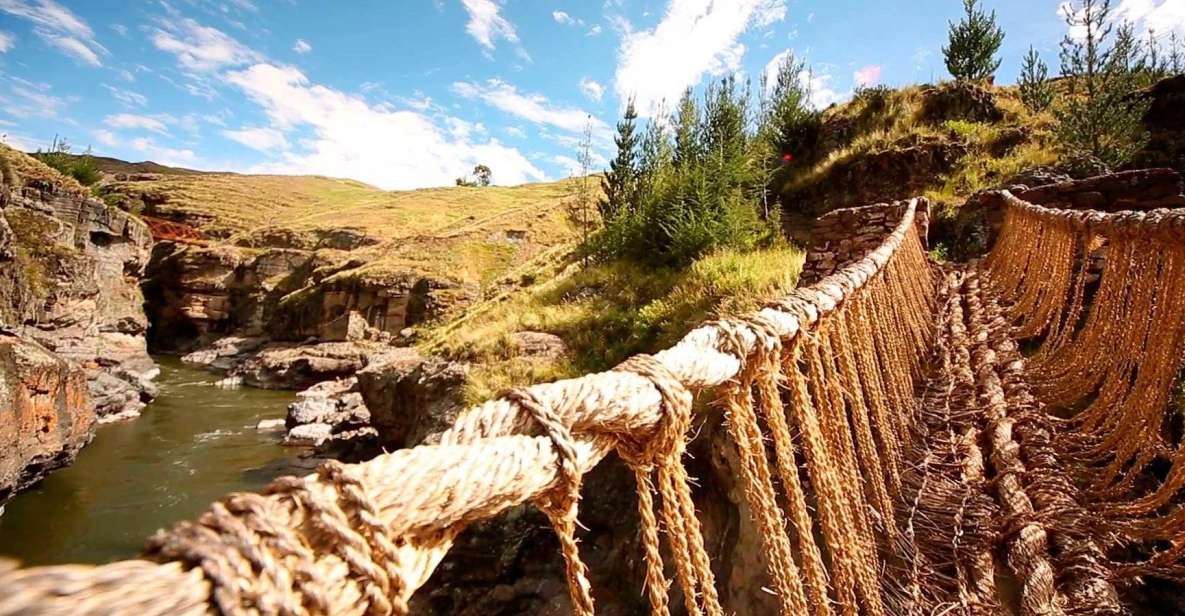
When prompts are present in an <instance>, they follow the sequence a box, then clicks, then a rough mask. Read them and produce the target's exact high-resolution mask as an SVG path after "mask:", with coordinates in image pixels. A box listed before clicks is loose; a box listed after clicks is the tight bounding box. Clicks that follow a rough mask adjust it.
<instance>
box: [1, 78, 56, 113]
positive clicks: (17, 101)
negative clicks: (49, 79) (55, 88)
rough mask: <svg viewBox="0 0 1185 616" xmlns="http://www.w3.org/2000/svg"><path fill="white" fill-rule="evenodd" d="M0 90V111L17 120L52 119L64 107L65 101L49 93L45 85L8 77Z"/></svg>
mask: <svg viewBox="0 0 1185 616" xmlns="http://www.w3.org/2000/svg"><path fill="white" fill-rule="evenodd" d="M6 85H7V88H3V89H0V109H3V112H4V113H7V114H8V115H10V116H13V117H17V118H54V117H57V115H58V113H59V112H60V111H61V110H62V109H64V108H65V107H66V100H65V99H63V98H61V97H58V96H54V95H53V94H51V93H50V90H51V87H50V85H49V84H47V83H36V82H32V81H28V80H25V79H21V78H20V77H9V78H8V80H7V84H6Z"/></svg>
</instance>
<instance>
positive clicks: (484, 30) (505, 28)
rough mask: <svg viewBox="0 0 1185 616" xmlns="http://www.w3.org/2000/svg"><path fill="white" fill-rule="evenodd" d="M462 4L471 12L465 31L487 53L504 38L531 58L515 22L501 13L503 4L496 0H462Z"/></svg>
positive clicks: (526, 57) (516, 49) (521, 53)
mask: <svg viewBox="0 0 1185 616" xmlns="http://www.w3.org/2000/svg"><path fill="white" fill-rule="evenodd" d="M461 4H462V6H464V7H465V11H466V12H467V13H469V23H467V24H465V31H466V32H468V33H469V35H470V36H472V37H473V39H474V40H475V41H477V42H478V43H479V44H480V45H481V46H482V47H484V48H485V50H486V54H487V55H489V54H490V53H491V52H493V51H494V49H496V48H497V41H498V39H502V40H505V41H506V42H508V43H510V44H511V45H514V48H515V51H516V52H518V54H519V55H520V56H521V57H523V58H524V59H526V60H530V56H529V55H528V54H527V52H526V50H524V49H523V47H522V44H521V43H520V42H519V39H518V31H517V30H516V29H515V27H514V24H512V23H510V21H509V20H507V19H506V18H505V17H503V16H502V15H501V10H502V7H501V5H499V4H498V3H497V2H495V1H494V0H461Z"/></svg>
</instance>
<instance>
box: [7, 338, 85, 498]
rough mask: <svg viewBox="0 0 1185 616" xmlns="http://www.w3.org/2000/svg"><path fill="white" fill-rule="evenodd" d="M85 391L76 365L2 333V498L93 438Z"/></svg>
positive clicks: (61, 462)
mask: <svg viewBox="0 0 1185 616" xmlns="http://www.w3.org/2000/svg"><path fill="white" fill-rule="evenodd" d="M86 390H87V386H86V375H85V374H84V373H83V371H82V369H81V368H79V367H78V366H77V365H76V364H72V363H70V362H68V361H66V360H65V359H62V358H61V357H57V356H55V355H54V354H52V353H50V352H49V351H47V350H46V349H45V348H43V347H41V346H40V345H38V344H36V343H34V342H31V341H29V340H26V339H22V338H19V337H17V336H13V335H11V334H0V452H2V455H0V503H3V502H4V501H5V500H8V497H9V496H12V494H14V493H15V492H17V491H18V490H21V489H23V488H25V487H27V486H29V485H32V484H33V483H36V482H37V481H38V480H40V479H41V478H42V477H44V476H45V475H46V473H48V472H50V471H52V470H54V469H56V468H58V467H61V466H65V465H66V464H68V463H69V462H70V461H71V460H73V459H74V456H75V454H77V453H78V450H79V449H81V448H82V446H83V445H85V444H87V443H88V442H89V441H90V438H91V428H92V425H93V424H94V414H93V413H90V412H88V411H87V409H88V403H87V391H86Z"/></svg>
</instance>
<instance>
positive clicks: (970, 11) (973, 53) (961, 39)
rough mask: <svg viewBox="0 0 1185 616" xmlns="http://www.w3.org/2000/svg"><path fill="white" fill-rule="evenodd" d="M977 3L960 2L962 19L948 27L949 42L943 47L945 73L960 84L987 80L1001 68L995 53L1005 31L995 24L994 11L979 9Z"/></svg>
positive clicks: (974, 1)
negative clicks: (988, 11) (947, 72)
mask: <svg viewBox="0 0 1185 616" xmlns="http://www.w3.org/2000/svg"><path fill="white" fill-rule="evenodd" d="M977 4H978V0H963V10H964V14H963V19H962V20H961V21H959V23H951V24H950V42H949V44H948V45H947V46H945V47H943V48H942V55H943V56H945V58H946V70H948V71H950V74H951V76H953V77H954V78H955V79H957V80H959V81H973V80H980V79H987V78H989V77H991V76H992V75H994V74H995V73H996V69H998V68H1000V60H999V58H996V57H995V56H996V52H997V51H999V50H1000V45H1001V44H1002V43H1003V42H1004V31H1003V30H1001V29H1000V26H998V25H997V24H996V12H995V11H992V13H991V14H990V15H989V14H988V13H985V12H983V11H981V10H979V8H978V6H977Z"/></svg>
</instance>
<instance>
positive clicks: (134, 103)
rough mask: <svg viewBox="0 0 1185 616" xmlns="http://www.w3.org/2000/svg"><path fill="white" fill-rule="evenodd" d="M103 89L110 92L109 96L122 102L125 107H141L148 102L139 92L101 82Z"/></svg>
mask: <svg viewBox="0 0 1185 616" xmlns="http://www.w3.org/2000/svg"><path fill="white" fill-rule="evenodd" d="M103 89H105V90H107V91H108V92H110V93H111V98H114V99H115V100H117V101H119V102H120V103H122V104H123V105H124V106H125V107H143V106H144V105H146V104H147V103H148V98H146V97H145V96H144V95H143V94H140V93H139V92H133V91H131V90H124V89H123V88H116V87H115V86H109V85H107V84H103Z"/></svg>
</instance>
